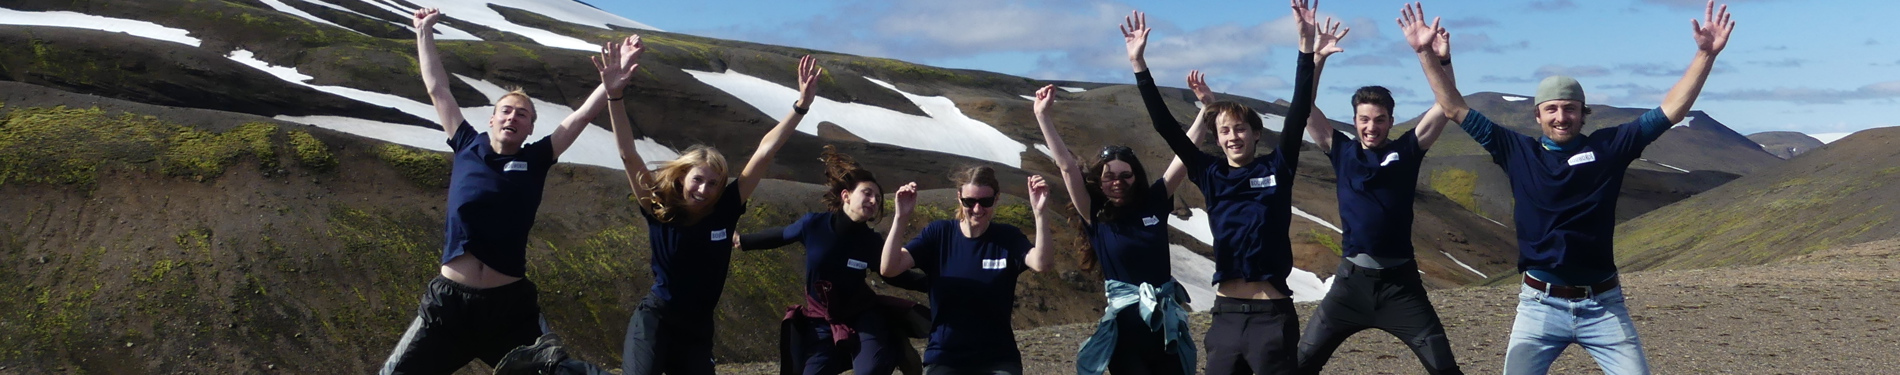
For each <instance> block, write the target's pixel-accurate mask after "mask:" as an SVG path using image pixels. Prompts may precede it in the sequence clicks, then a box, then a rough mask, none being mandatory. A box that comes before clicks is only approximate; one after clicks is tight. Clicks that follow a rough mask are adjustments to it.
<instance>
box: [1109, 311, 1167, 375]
mask: <svg viewBox="0 0 1900 375" xmlns="http://www.w3.org/2000/svg"><path fill="white" fill-rule="evenodd" d="M1115 325H1116V326H1117V327H1116V328H1115V353H1114V354H1112V355H1110V356H1109V358H1108V373H1110V374H1115V375H1149V374H1163V375H1179V374H1181V357H1180V356H1177V355H1175V354H1173V353H1168V346H1167V343H1166V342H1163V341H1162V337H1161V336H1162V333H1161V332H1158V331H1153V330H1149V329H1148V323H1147V322H1143V321H1141V308H1140V307H1138V306H1129V307H1127V308H1123V309H1122V311H1121V313H1119V314H1115Z"/></svg>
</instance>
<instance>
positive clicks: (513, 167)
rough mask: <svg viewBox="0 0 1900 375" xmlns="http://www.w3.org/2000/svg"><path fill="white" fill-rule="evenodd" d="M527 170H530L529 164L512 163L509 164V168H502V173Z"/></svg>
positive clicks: (522, 162)
mask: <svg viewBox="0 0 1900 375" xmlns="http://www.w3.org/2000/svg"><path fill="white" fill-rule="evenodd" d="M526 170H528V162H525V161H511V162H508V165H507V166H504V167H501V171H502V172H520V171H526Z"/></svg>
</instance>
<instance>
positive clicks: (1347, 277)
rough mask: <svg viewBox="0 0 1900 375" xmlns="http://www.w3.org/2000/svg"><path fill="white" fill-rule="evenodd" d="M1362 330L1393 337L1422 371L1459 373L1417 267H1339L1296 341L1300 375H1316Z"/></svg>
mask: <svg viewBox="0 0 1900 375" xmlns="http://www.w3.org/2000/svg"><path fill="white" fill-rule="evenodd" d="M1367 328H1378V329H1380V330H1383V331H1385V332H1386V333H1391V334H1392V335H1393V336H1398V338H1399V341H1404V342H1405V346H1408V347H1411V348H1412V353H1414V354H1417V355H1418V361H1419V363H1421V364H1424V365H1425V371H1427V372H1430V373H1432V374H1463V373H1464V372H1461V371H1459V370H1458V362H1457V361H1456V360H1454V359H1453V358H1452V353H1451V342H1450V341H1448V340H1446V339H1445V325H1444V324H1440V323H1439V321H1438V311H1436V310H1433V309H1432V302H1431V300H1430V299H1428V298H1426V296H1425V285H1424V284H1423V283H1422V282H1421V281H1420V280H1419V278H1418V263H1417V262H1408V263H1405V264H1403V265H1399V266H1396V267H1391V268H1386V269H1371V268H1365V267H1360V266H1358V265H1355V264H1352V262H1344V261H1342V262H1340V263H1339V272H1337V273H1335V274H1334V278H1333V289H1332V290H1330V291H1327V292H1326V299H1325V300H1323V301H1321V302H1320V303H1319V309H1318V310H1315V311H1314V312H1313V319H1312V320H1310V321H1308V322H1307V325H1306V335H1305V336H1304V337H1305V339H1303V340H1300V373H1302V374H1317V373H1319V370H1320V368H1321V367H1325V366H1326V361H1327V360H1328V359H1330V358H1332V356H1333V351H1334V350H1337V349H1339V344H1341V343H1344V342H1346V338H1347V337H1349V336H1352V334H1353V333H1357V332H1359V331H1362V330H1365V329H1367Z"/></svg>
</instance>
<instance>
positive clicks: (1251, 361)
mask: <svg viewBox="0 0 1900 375" xmlns="http://www.w3.org/2000/svg"><path fill="white" fill-rule="evenodd" d="M1211 311H1212V312H1213V313H1214V324H1213V325H1212V326H1210V327H1208V329H1207V337H1206V339H1204V340H1202V342H1203V343H1204V344H1206V345H1207V373H1208V375H1233V374H1238V375H1246V374H1292V373H1293V370H1294V368H1295V367H1297V366H1299V355H1298V354H1297V346H1298V344H1297V343H1298V342H1299V341H1300V316H1299V313H1298V312H1295V311H1293V299H1291V298H1282V299H1275V300H1262V299H1240V298H1229V297H1214V309H1213V310H1211Z"/></svg>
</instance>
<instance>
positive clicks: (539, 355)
mask: <svg viewBox="0 0 1900 375" xmlns="http://www.w3.org/2000/svg"><path fill="white" fill-rule="evenodd" d="M566 359H567V350H564V349H561V337H560V336H556V335H555V334H554V333H551V332H550V333H547V334H543V335H541V337H540V338H537V339H535V340H534V345H527V346H518V347H515V350H510V351H508V355H505V356H502V357H501V362H498V363H496V364H495V375H552V374H555V373H556V372H555V368H556V366H558V365H560V364H561V362H562V361H564V360H566Z"/></svg>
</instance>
